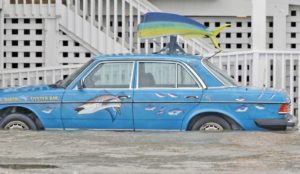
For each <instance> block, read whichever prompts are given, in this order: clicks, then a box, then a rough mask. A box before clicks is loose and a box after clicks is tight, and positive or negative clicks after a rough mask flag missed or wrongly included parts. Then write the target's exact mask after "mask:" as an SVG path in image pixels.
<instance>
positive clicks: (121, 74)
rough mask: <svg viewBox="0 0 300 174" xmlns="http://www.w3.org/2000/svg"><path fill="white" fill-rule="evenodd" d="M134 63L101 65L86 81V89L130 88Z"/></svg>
mask: <svg viewBox="0 0 300 174" xmlns="http://www.w3.org/2000/svg"><path fill="white" fill-rule="evenodd" d="M132 67H133V63H132V62H110V63H101V64H99V65H98V66H97V67H96V68H95V69H94V70H93V71H92V72H91V73H90V74H89V75H88V76H87V77H86V78H85V80H84V87H85V88H129V87H130V81H131V75H132Z"/></svg>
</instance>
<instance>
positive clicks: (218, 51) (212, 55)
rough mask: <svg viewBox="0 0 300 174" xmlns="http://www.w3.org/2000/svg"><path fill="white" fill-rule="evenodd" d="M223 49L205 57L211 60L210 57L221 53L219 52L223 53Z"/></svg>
mask: <svg viewBox="0 0 300 174" xmlns="http://www.w3.org/2000/svg"><path fill="white" fill-rule="evenodd" d="M222 51H223V50H219V51H216V52H215V53H214V54H213V55H211V56H208V57H204V59H207V60H209V59H210V58H212V57H214V56H216V55H217V54H219V53H221V52H222Z"/></svg>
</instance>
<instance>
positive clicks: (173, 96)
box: [168, 93, 178, 98]
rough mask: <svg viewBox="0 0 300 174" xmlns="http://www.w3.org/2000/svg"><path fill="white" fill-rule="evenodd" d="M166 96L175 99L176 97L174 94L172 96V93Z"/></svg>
mask: <svg viewBox="0 0 300 174" xmlns="http://www.w3.org/2000/svg"><path fill="white" fill-rule="evenodd" d="M168 96H170V97H172V98H177V97H178V96H177V95H176V94H173V93H168Z"/></svg>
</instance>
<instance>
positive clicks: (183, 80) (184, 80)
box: [177, 65, 198, 88]
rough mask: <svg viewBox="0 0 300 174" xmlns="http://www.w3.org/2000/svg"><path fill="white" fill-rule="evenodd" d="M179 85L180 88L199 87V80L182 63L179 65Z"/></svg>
mask: <svg viewBox="0 0 300 174" xmlns="http://www.w3.org/2000/svg"><path fill="white" fill-rule="evenodd" d="M177 87H178V88H198V84H197V82H196V81H195V80H194V79H193V77H192V76H191V74H189V73H188V71H187V70H186V69H185V68H183V67H182V66H181V65H177Z"/></svg>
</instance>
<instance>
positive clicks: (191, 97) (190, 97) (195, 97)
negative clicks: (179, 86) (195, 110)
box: [184, 95, 199, 99]
mask: <svg viewBox="0 0 300 174" xmlns="http://www.w3.org/2000/svg"><path fill="white" fill-rule="evenodd" d="M184 98H186V99H198V98H199V97H198V96H196V95H189V96H185V97H184Z"/></svg>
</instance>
